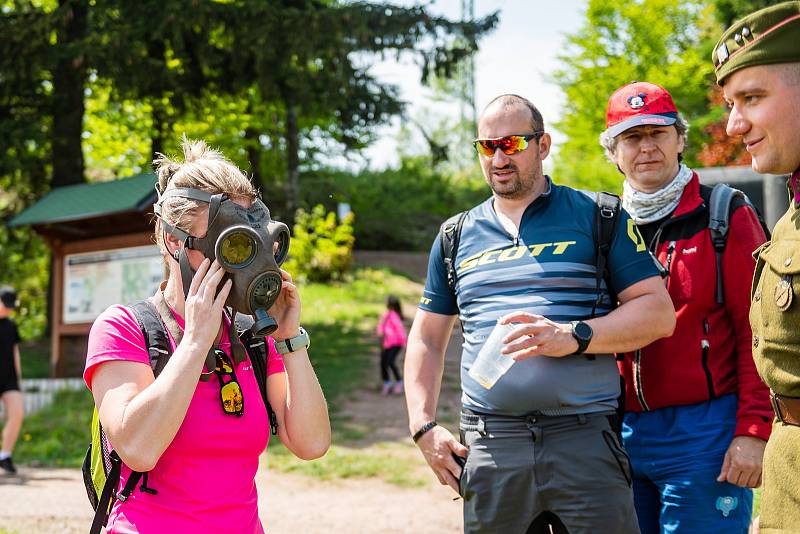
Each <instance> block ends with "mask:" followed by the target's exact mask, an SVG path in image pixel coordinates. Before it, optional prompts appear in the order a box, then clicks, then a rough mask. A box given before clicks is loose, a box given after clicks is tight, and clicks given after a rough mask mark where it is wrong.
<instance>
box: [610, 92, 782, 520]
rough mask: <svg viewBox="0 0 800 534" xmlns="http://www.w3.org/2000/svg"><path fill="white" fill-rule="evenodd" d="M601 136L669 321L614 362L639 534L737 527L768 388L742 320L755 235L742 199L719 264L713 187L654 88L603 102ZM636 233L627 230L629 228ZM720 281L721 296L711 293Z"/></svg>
mask: <svg viewBox="0 0 800 534" xmlns="http://www.w3.org/2000/svg"><path fill="white" fill-rule="evenodd" d="M606 127H607V129H606V131H605V132H603V134H601V136H600V143H601V145H603V147H604V148H605V150H606V155H607V156H608V157H609V159H610V160H611V161H612V162H613V163H614V164H616V166H617V169H619V171H620V172H621V173H622V174H623V175H624V176H625V181H624V184H623V195H622V204H623V206H624V208H625V210H626V211H627V212H628V213H629V214H630V215H631V219H632V220H633V221H635V223H636V225H637V227H638V229H639V231H640V232H641V235H642V237H643V242H642V243H641V246H642V247H648V248H649V249H650V251H651V252H652V253H653V255H654V256H656V257H657V258H658V260H659V261H660V262H661V264H662V265H663V266H664V268H665V270H666V272H667V277H666V280H665V283H666V284H667V289H668V291H669V294H670V296H671V297H672V302H673V304H674V306H675V313H676V318H677V324H676V327H675V332H674V333H673V335H672V336H671V337H668V338H663V339H659V340H657V341H655V342H653V343H651V344H650V345H648V346H646V347H644V348H642V349H640V350H638V351H636V352H632V353H626V354H624V357H622V355H621V357H622V359H621V360H620V362H619V366H620V372H621V373H622V376H623V377H624V381H625V411H626V413H625V418H624V422H623V425H622V437H623V443H624V445H625V448H626V449H627V451H628V454H629V455H630V459H631V465H632V468H633V473H634V480H633V489H634V497H635V504H636V512H637V515H638V518H639V526H640V528H641V531H642V534H649V533H659V532H662V533H683V532H687V533H688V532H691V533H697V532H703V533H706V534H707V533H713V532H724V533H732V532H742V533H746V532H747V529H748V525H749V523H750V516H751V512H752V491H751V490H750V488H754V487H756V486H758V485H759V484H760V482H761V461H762V457H763V454H764V447H765V445H766V440H767V439H768V438H769V433H770V427H771V423H772V412H771V406H770V401H769V393H768V390H767V388H766V386H765V385H764V384H763V383H762V382H761V379H760V378H759V376H758V374H757V373H756V368H755V364H754V363H753V356H752V352H751V342H752V340H751V335H752V334H751V331H750V325H749V321H748V312H749V306H750V293H749V291H750V281H751V280H752V277H753V270H754V268H755V262H754V260H753V257H752V252H753V251H754V250H755V249H756V248H757V247H758V246H759V245H760V244H761V243H763V242H764V241H765V239H766V237H765V235H764V231H763V230H762V227H761V224H760V222H759V220H758V216H757V215H756V213H755V212H754V210H753V209H752V208H751V207H750V206H749V205H748V204H746V203H745V202H744V201H743V200H742V199H741V198H736V199H735V200H734V203H733V205H732V207H731V215H730V230H729V234H728V239H727V244H726V247H725V250H724V252H723V255H722V268H721V270H720V272H718V271H717V263H716V254H715V249H714V246H713V244H712V241H711V235H710V231H709V229H708V221H709V201H710V196H711V188H710V187H707V186H704V185H701V184H700V181H699V179H698V176H697V173H695V172H694V171H692V170H691V169H690V168H688V167H687V166H686V165H684V164H683V163H681V154H682V152H683V150H684V148H685V146H686V134H687V130H688V125H687V123H686V121H684V120H683V118H682V117H681V116H680V115H679V114H678V111H677V108H676V107H675V104H674V102H673V100H672V97H671V96H670V94H669V93H668V92H667V91H666V90H665V89H664V88H662V87H660V86H658V85H655V84H652V83H647V82H633V83H630V84H626V85H624V86H623V87H621V88H619V89H618V90H617V91H616V92H614V94H613V95H611V98H610V99H609V101H608V108H607V112H606ZM629 231H630V232H632V233H634V234H635V229H634V228H630V229H629ZM718 276H721V277H722V282H723V288H724V292H723V296H724V298H723V299H722V300H723V302H722V303H720V302H718V299H717V295H716V288H717V277H718Z"/></svg>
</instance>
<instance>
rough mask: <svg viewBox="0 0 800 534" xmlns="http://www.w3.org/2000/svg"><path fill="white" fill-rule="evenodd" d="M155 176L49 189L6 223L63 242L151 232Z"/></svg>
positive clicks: (146, 175) (138, 176) (137, 176)
mask: <svg viewBox="0 0 800 534" xmlns="http://www.w3.org/2000/svg"><path fill="white" fill-rule="evenodd" d="M155 183H156V176H155V175H154V174H151V173H146V174H139V175H136V176H131V177H129V178H123V179H120V180H113V181H110V182H97V183H91V184H79V185H72V186H67V187H60V188H57V189H53V190H52V191H50V192H49V193H48V194H46V195H45V196H44V197H42V198H41V199H40V200H39V201H38V202H37V203H36V204H33V205H32V206H29V207H28V208H27V209H25V210H24V211H22V212H21V213H19V214H18V215H17V216H16V217H14V218H13V219H12V220H11V221H10V222H9V224H8V225H9V226H10V227H15V226H32V227H33V228H34V230H36V231H37V232H38V233H40V234H41V235H43V236H45V237H47V238H51V239H58V240H60V241H63V242H68V241H75V240H79V239H90V238H96V237H106V236H113V235H120V234H130V233H136V232H147V231H152V229H153V223H152V213H153V203H154V202H155V201H156V198H157V195H156V190H155Z"/></svg>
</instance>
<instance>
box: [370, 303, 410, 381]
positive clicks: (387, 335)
mask: <svg viewBox="0 0 800 534" xmlns="http://www.w3.org/2000/svg"><path fill="white" fill-rule="evenodd" d="M376 333H377V335H378V336H379V337H380V338H381V379H382V380H383V389H382V391H381V393H382V394H383V395H388V394H389V392H391V391H394V393H398V394H400V393H403V377H402V376H401V375H400V370H399V369H398V368H397V364H396V360H397V355H398V354H399V353H400V350H401V349H402V348H403V347H405V345H406V328H405V326H403V309H402V307H401V306H400V300H399V299H398V298H397V297H395V296H394V295H389V296H388V297H387V299H386V313H384V314H383V317H381V320H380V322H379V323H378V328H377V329H376ZM389 371H391V372H392V373H393V374H394V379H395V382H394V384H392V381H391V379H390V376H389Z"/></svg>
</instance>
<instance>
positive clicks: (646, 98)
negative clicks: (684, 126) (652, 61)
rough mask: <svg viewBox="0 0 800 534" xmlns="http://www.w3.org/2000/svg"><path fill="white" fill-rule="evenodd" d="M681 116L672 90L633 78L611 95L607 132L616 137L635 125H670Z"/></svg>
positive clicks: (607, 113) (607, 116)
mask: <svg viewBox="0 0 800 534" xmlns="http://www.w3.org/2000/svg"><path fill="white" fill-rule="evenodd" d="M676 120H678V108H676V107H675V102H673V101H672V97H671V96H670V94H669V92H668V91H667V90H666V89H664V88H663V87H661V86H660V85H656V84H654V83H649V82H631V83H629V84H627V85H623V86H622V87H620V88H619V89H617V90H616V91H614V94H613V95H611V98H609V99H608V108H607V109H606V128H607V130H606V132H608V134H609V135H611V137H616V136H618V135H619V134H621V133H622V132H624V131H625V130H629V129H630V128H633V127H634V126H648V125H649V126H669V125H671V124H675V121H676Z"/></svg>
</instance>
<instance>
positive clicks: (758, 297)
mask: <svg viewBox="0 0 800 534" xmlns="http://www.w3.org/2000/svg"><path fill="white" fill-rule="evenodd" d="M753 300H754V301H756V302H758V301H759V300H761V290H760V289H756V292H755V293H754V294H753Z"/></svg>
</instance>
